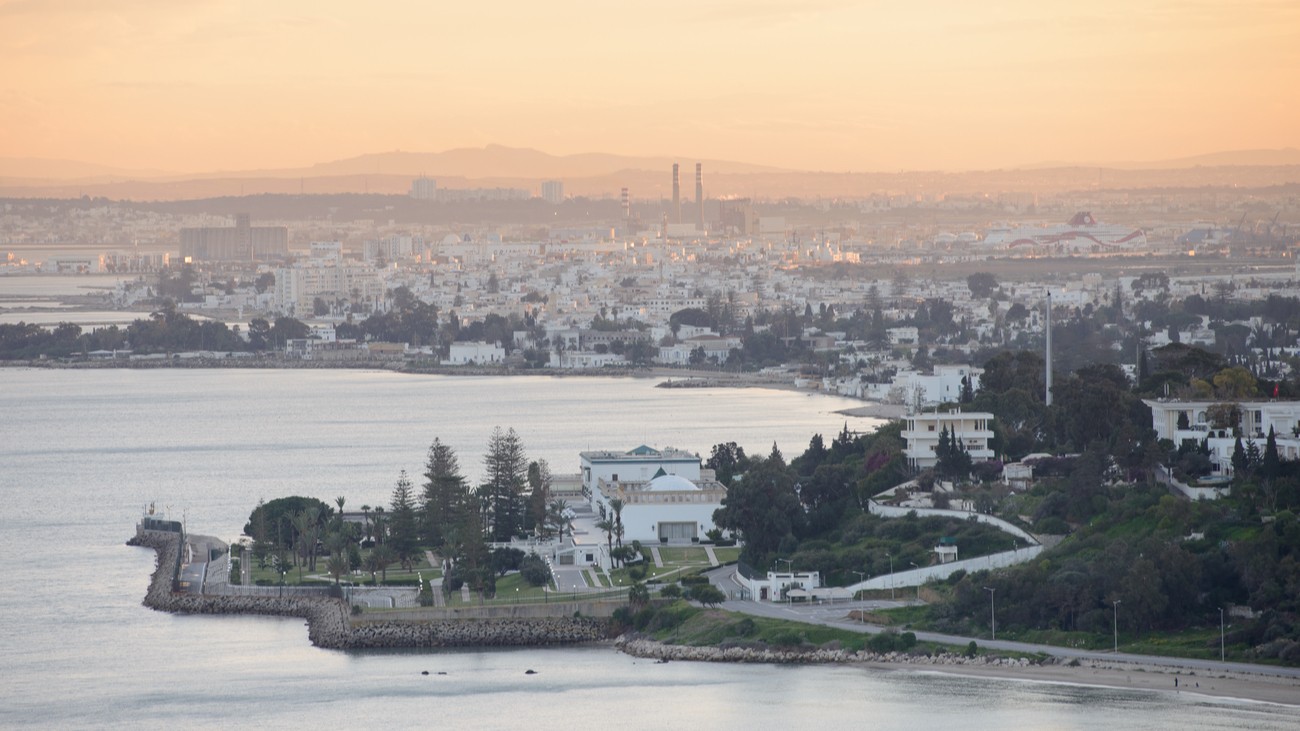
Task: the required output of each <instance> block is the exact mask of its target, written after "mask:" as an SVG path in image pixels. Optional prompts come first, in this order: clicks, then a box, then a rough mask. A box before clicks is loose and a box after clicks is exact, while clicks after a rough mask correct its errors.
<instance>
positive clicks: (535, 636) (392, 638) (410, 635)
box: [127, 530, 609, 650]
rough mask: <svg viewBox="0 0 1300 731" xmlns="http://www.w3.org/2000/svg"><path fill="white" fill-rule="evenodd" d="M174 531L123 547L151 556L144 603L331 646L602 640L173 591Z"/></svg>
mask: <svg viewBox="0 0 1300 731" xmlns="http://www.w3.org/2000/svg"><path fill="white" fill-rule="evenodd" d="M178 541H180V536H179V535H178V534H176V533H167V532H163V531H148V530H141V531H138V532H137V534H136V536H135V537H134V538H132V539H131V540H129V541H127V545H131V546H142V547H145V548H152V549H154V551H155V552H156V553H157V559H158V564H157V566H156V567H155V568H154V572H153V578H152V579H151V580H150V582H149V590H148V592H146V593H145V598H144V605H145V606H146V607H149V608H151V609H156V610H158V611H161V612H174V613H181V614H257V615H264V616H270V617H299V618H302V619H305V620H306V621H307V636H308V638H309V639H310V640H311V642H312V644H314V645H316V646H317V647H325V648H331V649H348V650H351V649H366V648H381V647H383V648H420V647H500V646H537V645H558V644H576V643H581V642H594V641H598V640H604V639H607V637H608V633H609V622H608V620H605V619H600V618H595V617H539V618H501V619H430V620H408V621H383V620H372V619H369V618H366V619H359V620H358V621H356V622H353V620H352V618H351V617H350V615H349V611H348V606H347V604H346V603H345V602H343V600H341V599H334V598H327V597H261V596H227V595H199V594H184V593H178V592H174V591H172V577H173V576H174V575H175V574H176V568H177V566H176V562H177V561H178V560H179V558H178V556H179V551H178V545H177V543H178Z"/></svg>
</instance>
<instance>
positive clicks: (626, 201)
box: [619, 188, 632, 221]
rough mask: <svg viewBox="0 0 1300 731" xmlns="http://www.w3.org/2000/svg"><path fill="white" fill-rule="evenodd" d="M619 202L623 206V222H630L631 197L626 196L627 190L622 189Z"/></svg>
mask: <svg viewBox="0 0 1300 731" xmlns="http://www.w3.org/2000/svg"><path fill="white" fill-rule="evenodd" d="M619 200H620V201H621V202H622V204H623V218H624V219H625V220H628V221H631V220H632V197H631V196H630V195H628V192H627V188H624V189H623V192H622V193H621V194H620V195H619Z"/></svg>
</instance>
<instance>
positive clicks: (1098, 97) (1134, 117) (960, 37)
mask: <svg viewBox="0 0 1300 731" xmlns="http://www.w3.org/2000/svg"><path fill="white" fill-rule="evenodd" d="M382 10H383V12H378V11H377V10H376V8H375V7H371V6H365V7H363V6H356V5H353V4H350V3H341V2H336V1H331V0H323V1H318V2H312V3H307V2H303V1H302V0H286V2H282V3H277V4H276V5H275V7H263V6H244V5H242V4H239V3H233V2H227V1H226V0H195V1H193V2H187V3H173V2H162V1H161V0H102V1H98V2H87V1H85V0H49V1H45V2H40V1H37V0H0V19H2V20H0V64H3V66H4V67H5V68H6V69H9V70H10V73H9V74H8V75H7V78H6V80H5V81H4V83H3V84H0V105H2V106H3V108H4V109H5V110H6V114H4V115H2V116H0V157H12V158H44V159H51V160H73V161H84V162H88V163H94V164H98V165H103V166H107V167H113V168H119V169H129V170H148V171H159V172H162V171H175V172H177V173H182V174H187V173H196V172H201V171H202V172H208V171H218V170H257V169H265V168H298V167H309V166H311V165H314V164H318V163H322V162H328V161H333V160H341V159H347V158H351V157H355V156H359V155H366V154H374V153H380V152H384V151H392V150H413V151H419V152H436V151H442V150H450V149H456V148H476V147H478V148H481V147H483V146H484V145H488V144H499V145H504V146H508V147H517V148H532V149H537V150H545V151H546V152H548V153H550V154H553V155H559V156H564V155H571V154H580V153H610V154H616V155H627V156H639V157H659V156H669V155H673V156H681V157H682V158H683V159H694V158H687V157H686V156H688V155H689V156H697V157H699V158H705V159H718V160H734V161H742V162H746V163H751V164H755V165H767V166H773V167H779V168H785V169H791V170H807V171H855V172H856V171H891V170H943V171H963V170H982V169H999V168H1014V167H1019V166H1031V165H1037V164H1042V163H1048V162H1051V161H1062V162H1069V163H1080V164H1090V165H1095V164H1105V163H1108V162H1115V161H1146V160H1167V159H1176V158H1184V157H1190V156H1197V155H1203V154H1207V153H1215V152H1221V151H1231V150H1255V149H1279V148H1292V147H1298V146H1300V102H1297V100H1296V98H1295V95H1294V94H1293V93H1291V90H1293V89H1294V88H1295V87H1296V86H1297V81H1300V45H1298V44H1296V43H1295V36H1296V30H1295V29H1296V28H1300V6H1296V5H1293V4H1290V3H1282V2H1274V1H1270V0H1251V1H1250V2H1243V3H1233V4H1222V5H1221V4H1218V3H1212V2H1197V1H1196V0H1147V1H1145V2H1119V1H1118V0H1099V2H1097V3H1093V4H1091V5H1089V6H1088V7H1086V8H1081V7H1076V4H1075V3H1066V2H1028V1H1019V0H1018V1H1016V2H1008V3H1002V4H999V5H997V6H995V7H985V6H979V7H975V6H970V5H969V4H967V3H961V2H955V1H951V0H939V1H936V2H929V3H922V4H917V5H914V6H908V7H897V6H895V5H892V4H882V3H879V2H870V1H865V2H853V1H851V0H818V1H816V2H800V3H794V2H775V1H760V0H743V1H742V0H726V1H724V2H717V3H712V4H709V5H708V6H706V7H700V6H699V5H697V4H696V3H691V2H686V1H685V0H666V1H663V0H661V1H660V2H655V3H647V2H632V3H624V4H618V5H614V6H611V5H608V4H603V3H595V2H590V1H589V0H578V1H576V2H571V3H567V4H565V6H564V7H563V8H558V9H557V8H556V7H555V6H539V5H536V4H530V3H523V2H518V1H517V0H507V1H506V2H503V3H497V4H494V5H493V6H491V7H490V8H484V7H477V6H476V7H471V6H466V5H438V6H436V7H435V6H430V5H427V4H423V3H414V2H394V3H390V4H386V5H384V6H383V8H382Z"/></svg>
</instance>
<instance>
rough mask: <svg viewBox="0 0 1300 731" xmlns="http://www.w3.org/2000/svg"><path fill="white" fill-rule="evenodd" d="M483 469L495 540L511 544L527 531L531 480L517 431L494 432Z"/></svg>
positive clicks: (486, 508) (485, 499)
mask: <svg viewBox="0 0 1300 731" xmlns="http://www.w3.org/2000/svg"><path fill="white" fill-rule="evenodd" d="M483 467H484V473H485V479H484V482H483V484H482V485H481V486H480V487H479V496H480V497H481V498H482V500H483V508H484V511H485V513H486V517H487V521H488V526H489V531H490V533H491V536H492V540H493V541H508V540H510V539H511V538H513V537H515V536H516V535H519V534H520V533H522V532H523V531H522V529H523V521H524V486H525V484H527V478H528V472H527V470H528V462H527V459H526V458H525V456H524V447H523V444H522V442H520V440H519V435H518V434H516V433H515V430H514V429H510V430H508V431H505V432H502V431H501V427H497V428H495V429H493V430H492V437H491V438H490V439H489V440H488V450H487V454H486V455H485V456H484V457H483Z"/></svg>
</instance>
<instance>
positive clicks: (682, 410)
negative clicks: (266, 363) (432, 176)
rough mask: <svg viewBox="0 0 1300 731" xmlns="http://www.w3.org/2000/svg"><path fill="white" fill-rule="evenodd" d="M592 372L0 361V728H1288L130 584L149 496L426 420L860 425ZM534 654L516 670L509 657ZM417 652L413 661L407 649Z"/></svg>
mask: <svg viewBox="0 0 1300 731" xmlns="http://www.w3.org/2000/svg"><path fill="white" fill-rule="evenodd" d="M655 383H656V381H654V380H652V379H638V378H605V377H567V378H562V377H545V376H537V377H532V376H528V377H508V378H507V377H472V376H465V377H456V376H421V375H405V374H395V373H388V372H378V371H374V372H372V371H353V370H218V369H212V370H201V369H199V370H190V369H184V370H180V369H178V370H167V369H162V370H125V369H123V370H111V369H110V370H101V369H95V370H48V369H0V572H2V573H0V648H2V649H0V728H48V729H116V728H130V729H137V728H175V729H231V728H248V727H258V728H270V729H281V728H283V729H302V728H352V729H365V728H385V729H401V728H453V729H480V728H481V729H516V728H525V729H568V730H571V729H589V728H617V729H663V728H713V729H733V728H737V729H738V728H754V727H763V728H795V729H840V728H869V729H909V730H911V729H930V728H935V729H937V728H952V729H989V730H993V729H997V730H999V731H1004V730H1005V729H1019V728H1035V729H1040V728H1041V729H1100V728H1106V729H1160V730H1165V729H1168V730H1173V729H1178V730H1180V731H1181V730H1182V729H1189V728H1197V729H1235V730H1240V729H1296V728H1300V709H1296V708H1294V707H1287V706H1278V705H1271V704H1266V703H1257V702H1249V701H1239V700H1233V699H1221V698H1209V697H1204V696H1198V695H1195V694H1191V693H1181V694H1175V693H1172V692H1156V691H1135V690H1124V689H1113V688H1102V687H1089V686H1083V685H1070V684H1058V683H1039V682H1026V681H1012V680H998V679H991V678H966V677H960V676H952V675H940V674H934V673H924V672H915V671H906V670H897V671H888V670H878V669H868V668H859V667H847V666H812V667H788V666H775V665H758V664H756V665H728V664H704V663H698V664H697V663H688V662H673V663H667V664H655V663H653V662H650V661H646V660H641V659H637V658H632V657H628V656H625V655H621V654H619V653H617V652H615V651H614V650H612V649H611V648H610V647H608V646H606V645H597V646H589V647H577V648H562V649H514V650H438V651H433V650H422V651H404V652H382V651H363V652H347V651H338V650H322V649H318V648H315V647H313V646H312V645H311V644H310V643H309V642H308V640H307V632H306V628H305V625H304V623H303V622H302V621H301V620H296V619H273V618H257V617H211V616H177V615H170V614H163V613H160V612H155V611H152V610H149V609H146V608H145V607H143V606H142V605H141V600H142V598H143V597H144V593H145V588H146V585H147V583H148V580H149V576H150V572H151V571H152V569H153V566H154V554H153V552H152V551H149V550H146V549H141V548H132V547H128V546H126V545H125V541H126V539H127V538H129V537H130V536H131V535H132V533H133V531H134V525H135V523H136V521H137V520H138V519H139V518H140V516H141V514H142V512H143V511H144V510H145V508H146V506H148V505H150V504H154V505H155V506H156V508H157V510H158V511H159V512H161V513H164V514H165V515H167V516H169V517H172V518H175V519H179V520H183V521H185V523H186V525H187V526H188V527H189V529H190V530H191V531H192V532H195V533H203V534H208V535H216V536H219V537H222V538H224V539H227V540H233V539H234V538H236V537H237V536H238V535H239V533H240V531H241V530H242V527H243V525H244V522H245V521H246V519H247V516H248V513H249V512H250V511H251V510H252V509H253V507H254V506H255V505H256V504H257V501H258V500H259V499H268V500H269V499H272V498H275V497H280V496H284V495H292V494H301V495H310V496H314V497H318V498H320V499H322V500H325V501H327V502H330V501H333V499H334V498H335V497H337V496H343V497H345V498H346V505H347V506H348V507H349V508H359V507H360V506H361V505H365V504H368V505H371V506H375V505H380V504H386V503H387V501H388V499H389V496H390V493H391V491H392V488H393V485H394V484H395V482H396V481H397V479H398V477H399V474H400V473H401V471H402V470H405V471H407V472H408V473H409V474H410V475H412V477H413V479H414V481H415V482H416V483H417V484H418V482H419V477H418V475H419V472H420V470H421V467H422V464H423V462H424V458H425V454H426V451H427V449H428V446H429V444H430V443H431V442H432V441H433V439H434V438H435V437H437V438H440V439H442V440H443V441H444V442H446V443H448V444H450V445H451V446H452V447H453V448H454V449H455V450H456V452H457V454H458V456H459V458H460V462H461V467H462V470H463V471H464V473H465V474H466V475H467V476H469V477H470V478H471V479H477V478H478V477H479V476H480V474H481V472H482V457H483V453H484V451H485V445H486V443H487V441H488V438H489V436H490V434H491V432H492V430H493V428H495V427H501V428H514V429H515V430H516V431H517V433H518V434H519V436H520V439H521V440H522V442H523V444H524V447H525V449H526V450H527V452H528V455H529V457H530V458H532V459H545V460H547V462H548V463H549V465H550V467H551V470H552V471H553V472H556V473H563V472H576V471H577V469H578V453H579V452H580V451H583V450H588V449H632V448H634V447H636V446H639V445H641V444H647V445H650V446H654V447H666V446H674V447H679V448H683V449H688V450H690V451H692V452H697V453H699V454H700V455H702V456H705V457H707V456H708V453H709V450H710V448H711V447H712V445H714V444H717V443H720V442H731V441H734V442H736V443H738V444H739V445H741V446H742V447H743V448H744V449H745V450H746V451H747V452H752V453H759V454H767V453H768V452H770V451H771V450H772V448H773V445H774V444H775V445H776V446H777V448H779V449H780V450H781V451H782V452H783V453H784V454H785V455H786V457H787V458H789V457H793V456H794V455H796V454H798V453H800V452H801V451H802V450H803V449H804V447H805V446H806V445H807V443H808V441H809V439H810V438H811V437H812V435H813V434H817V433H820V434H822V435H824V436H825V437H826V438H827V439H828V440H829V439H830V438H831V437H832V436H833V435H834V434H835V433H838V432H839V431H840V430H841V429H843V428H845V427H847V428H849V429H850V430H854V431H870V430H871V429H874V428H876V427H877V426H878V424H879V422H878V421H875V420H872V419H866V418H857V417H850V416H845V415H844V414H842V413H839V412H841V411H843V410H845V409H847V408H851V407H854V406H860V405H861V402H857V401H851V400H847V399H841V398H837V397H832V396H824V395H807V394H804V393H799V392H793V391H782V390H765V389H707V390H706V389H659V388H655ZM528 670H533V671H534V674H526V671H528ZM426 671H427V672H428V674H427V675H426V674H424V673H425V672H426Z"/></svg>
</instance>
